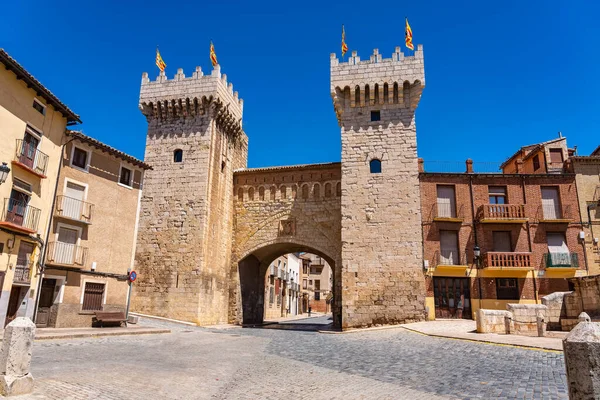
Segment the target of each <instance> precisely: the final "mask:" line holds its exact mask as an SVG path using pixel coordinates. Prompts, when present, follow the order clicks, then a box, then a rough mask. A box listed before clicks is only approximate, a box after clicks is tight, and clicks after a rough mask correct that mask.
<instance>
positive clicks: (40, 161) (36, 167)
mask: <svg viewBox="0 0 600 400" xmlns="http://www.w3.org/2000/svg"><path fill="white" fill-rule="evenodd" d="M15 161H16V162H17V163H18V164H20V165H21V166H25V167H26V168H27V169H29V170H30V171H32V172H34V173H35V174H36V175H38V176H41V177H43V178H45V177H46V170H47V168H48V155H47V154H45V153H42V152H41V151H39V150H38V149H37V146H36V145H34V144H32V143H29V142H26V141H24V140H23V139H17V150H16V152H15Z"/></svg>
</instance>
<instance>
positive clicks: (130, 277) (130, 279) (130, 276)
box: [129, 271, 137, 282]
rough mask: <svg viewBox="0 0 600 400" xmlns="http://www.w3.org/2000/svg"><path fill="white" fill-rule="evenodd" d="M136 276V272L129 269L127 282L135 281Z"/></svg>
mask: <svg viewBox="0 0 600 400" xmlns="http://www.w3.org/2000/svg"><path fill="white" fill-rule="evenodd" d="M136 278H137V273H136V272H135V271H131V272H130V273H129V282H133V281H135V279H136Z"/></svg>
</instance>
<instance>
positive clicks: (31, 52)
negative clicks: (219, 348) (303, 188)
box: [0, 0, 600, 167]
mask: <svg viewBox="0 0 600 400" xmlns="http://www.w3.org/2000/svg"><path fill="white" fill-rule="evenodd" d="M568 3H569V4H568V5H567V2H565V1H554V0H549V1H544V2H541V1H510V0H509V1H504V2H484V1H472V2H461V1H458V2H448V1H429V2H419V1H412V2H399V1H387V0H384V1H378V2H371V3H369V2H364V1H360V2H359V1H355V0H349V1H345V2H337V1H318V2H317V1H311V0H309V1H303V2H285V1H277V2H275V1H273V2H266V1H260V2H258V1H239V0H233V1H228V2H224V1H194V2H186V1H177V2H166V1H163V2H156V1H148V0H147V1H119V2H117V1H112V0H107V1H104V2H82V1H72V2H66V1H54V2H48V1H38V0H30V1H27V2H19V1H16V2H8V3H7V4H4V5H3V6H2V8H3V14H2V15H1V16H0V47H4V48H5V49H6V50H7V51H8V52H9V54H11V55H12V56H13V57H14V58H16V59H17V61H19V62H20V63H21V64H22V65H23V66H25V68H27V69H28V70H29V71H30V72H31V73H33V74H34V76H36V77H37V78H38V79H39V80H40V81H41V82H42V83H43V84H45V85H46V86H47V87H48V88H49V89H50V90H52V91H53V92H54V93H55V94H56V95H57V96H58V97H59V98H60V99H61V100H62V101H63V102H65V103H66V104H67V105H69V107H71V108H72V109H73V110H74V111H75V112H76V113H78V114H80V115H81V119H82V120H83V125H81V126H80V127H79V128H80V129H82V130H83V131H84V132H85V133H86V134H88V135H91V136H93V137H96V138H97V139H99V140H102V141H104V142H106V143H108V144H110V145H112V146H115V147H117V148H119V149H121V150H123V151H125V152H127V153H130V154H132V155H134V156H136V157H139V158H143V155H144V145H145V134H146V121H145V119H144V117H143V116H142V115H141V113H140V112H139V111H138V109H137V100H138V95H139V86H140V81H141V75H142V72H144V71H147V72H149V73H150V76H151V77H153V78H154V77H155V76H156V75H157V74H158V70H157V68H156V66H155V65H154V55H155V48H156V45H160V49H161V53H162V55H163V58H164V59H165V61H166V63H167V75H168V76H169V78H172V76H173V75H174V74H175V73H176V71H177V68H183V69H184V72H185V73H186V75H190V74H191V73H192V71H193V70H194V67H195V66H196V65H199V66H201V67H202V69H203V71H205V73H208V72H209V71H210V70H211V66H210V61H209V53H208V49H209V42H210V40H211V39H212V40H213V41H214V43H215V47H216V51H217V55H218V57H219V62H220V64H221V68H222V72H224V73H226V74H227V76H228V79H229V81H230V82H232V83H233V85H234V90H237V91H239V93H240V97H242V98H243V99H244V128H245V131H246V133H247V134H248V136H249V138H250V154H249V166H250V167H259V166H268V165H290V164H300V163H316V162H328V161H339V159H340V131H339V128H338V126H337V122H336V119H335V114H334V112H333V107H332V103H331V97H330V95H329V54H330V53H331V52H338V53H339V47H340V26H341V24H342V23H344V24H345V25H346V37H347V43H348V45H349V48H350V50H357V51H358V53H359V55H360V56H361V57H363V58H368V56H369V55H370V54H371V53H372V50H373V48H378V49H379V51H380V52H381V53H382V54H383V55H384V57H386V58H388V57H390V56H391V53H392V52H393V50H394V47H395V46H399V45H403V43H404V25H403V21H404V16H408V17H409V20H410V22H411V26H412V28H413V35H414V43H419V44H423V45H424V50H425V73H426V81H427V87H426V88H425V90H424V93H423V97H422V100H421V104H420V105H419V108H418V109H417V134H418V153H419V156H420V157H424V158H425V159H426V160H456V161H463V160H465V159H466V158H468V157H471V158H473V159H474V160H475V161H501V160H504V159H505V158H506V157H508V156H509V155H510V154H512V153H513V152H514V151H515V150H516V149H517V148H518V147H519V146H521V145H525V144H529V143H535V142H537V141H543V140H548V139H553V138H555V137H557V132H558V131H562V132H563V135H565V136H566V137H567V138H568V144H569V145H570V146H574V145H577V146H578V150H579V153H580V154H584V155H585V154H589V153H590V152H591V151H592V150H593V149H594V148H595V147H596V146H597V145H598V144H600V140H599V139H598V137H599V136H598V131H599V129H598V128H599V125H600V113H598V109H599V106H600V99H599V96H597V93H599V91H600V90H599V89H600V79H599V78H598V76H597V75H598V70H599V68H598V62H599V61H600V57H599V56H598V52H599V49H600V46H599V45H600V24H598V23H597V17H598V15H600V5H597V4H594V3H596V2H591V1H573V2H568Z"/></svg>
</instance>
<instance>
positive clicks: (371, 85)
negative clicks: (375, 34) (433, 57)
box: [330, 45, 425, 121]
mask: <svg viewBox="0 0 600 400" xmlns="http://www.w3.org/2000/svg"><path fill="white" fill-rule="evenodd" d="M330 76H331V77H330V79H331V97H332V98H333V102H334V107H335V112H336V115H337V117H338V121H339V120H340V118H341V116H342V115H343V113H344V110H345V109H348V108H354V107H377V108H386V107H387V108H408V109H411V110H414V109H416V108H417V105H418V104H419V100H420V98H421V93H422V91H423V88H424V87H425V67H424V58H423V45H418V46H417V50H416V51H415V53H414V55H412V56H405V55H404V53H402V51H400V47H396V51H395V52H394V53H393V54H392V57H391V58H383V57H382V55H381V54H380V53H379V50H378V49H374V50H373V54H372V55H371V56H370V58H369V60H363V61H361V59H360V57H359V56H358V54H357V52H356V51H353V52H352V55H351V56H350V57H349V58H348V61H342V62H340V61H339V60H338V58H337V56H336V54H335V53H332V54H331V64H330Z"/></svg>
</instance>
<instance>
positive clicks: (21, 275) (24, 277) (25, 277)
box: [13, 260, 31, 284]
mask: <svg viewBox="0 0 600 400" xmlns="http://www.w3.org/2000/svg"><path fill="white" fill-rule="evenodd" d="M20 264H22V265H20ZM30 282H31V266H29V265H27V261H25V262H23V263H21V262H20V260H17V266H16V267H15V275H14V277H13V283H20V284H29V283H30Z"/></svg>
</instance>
